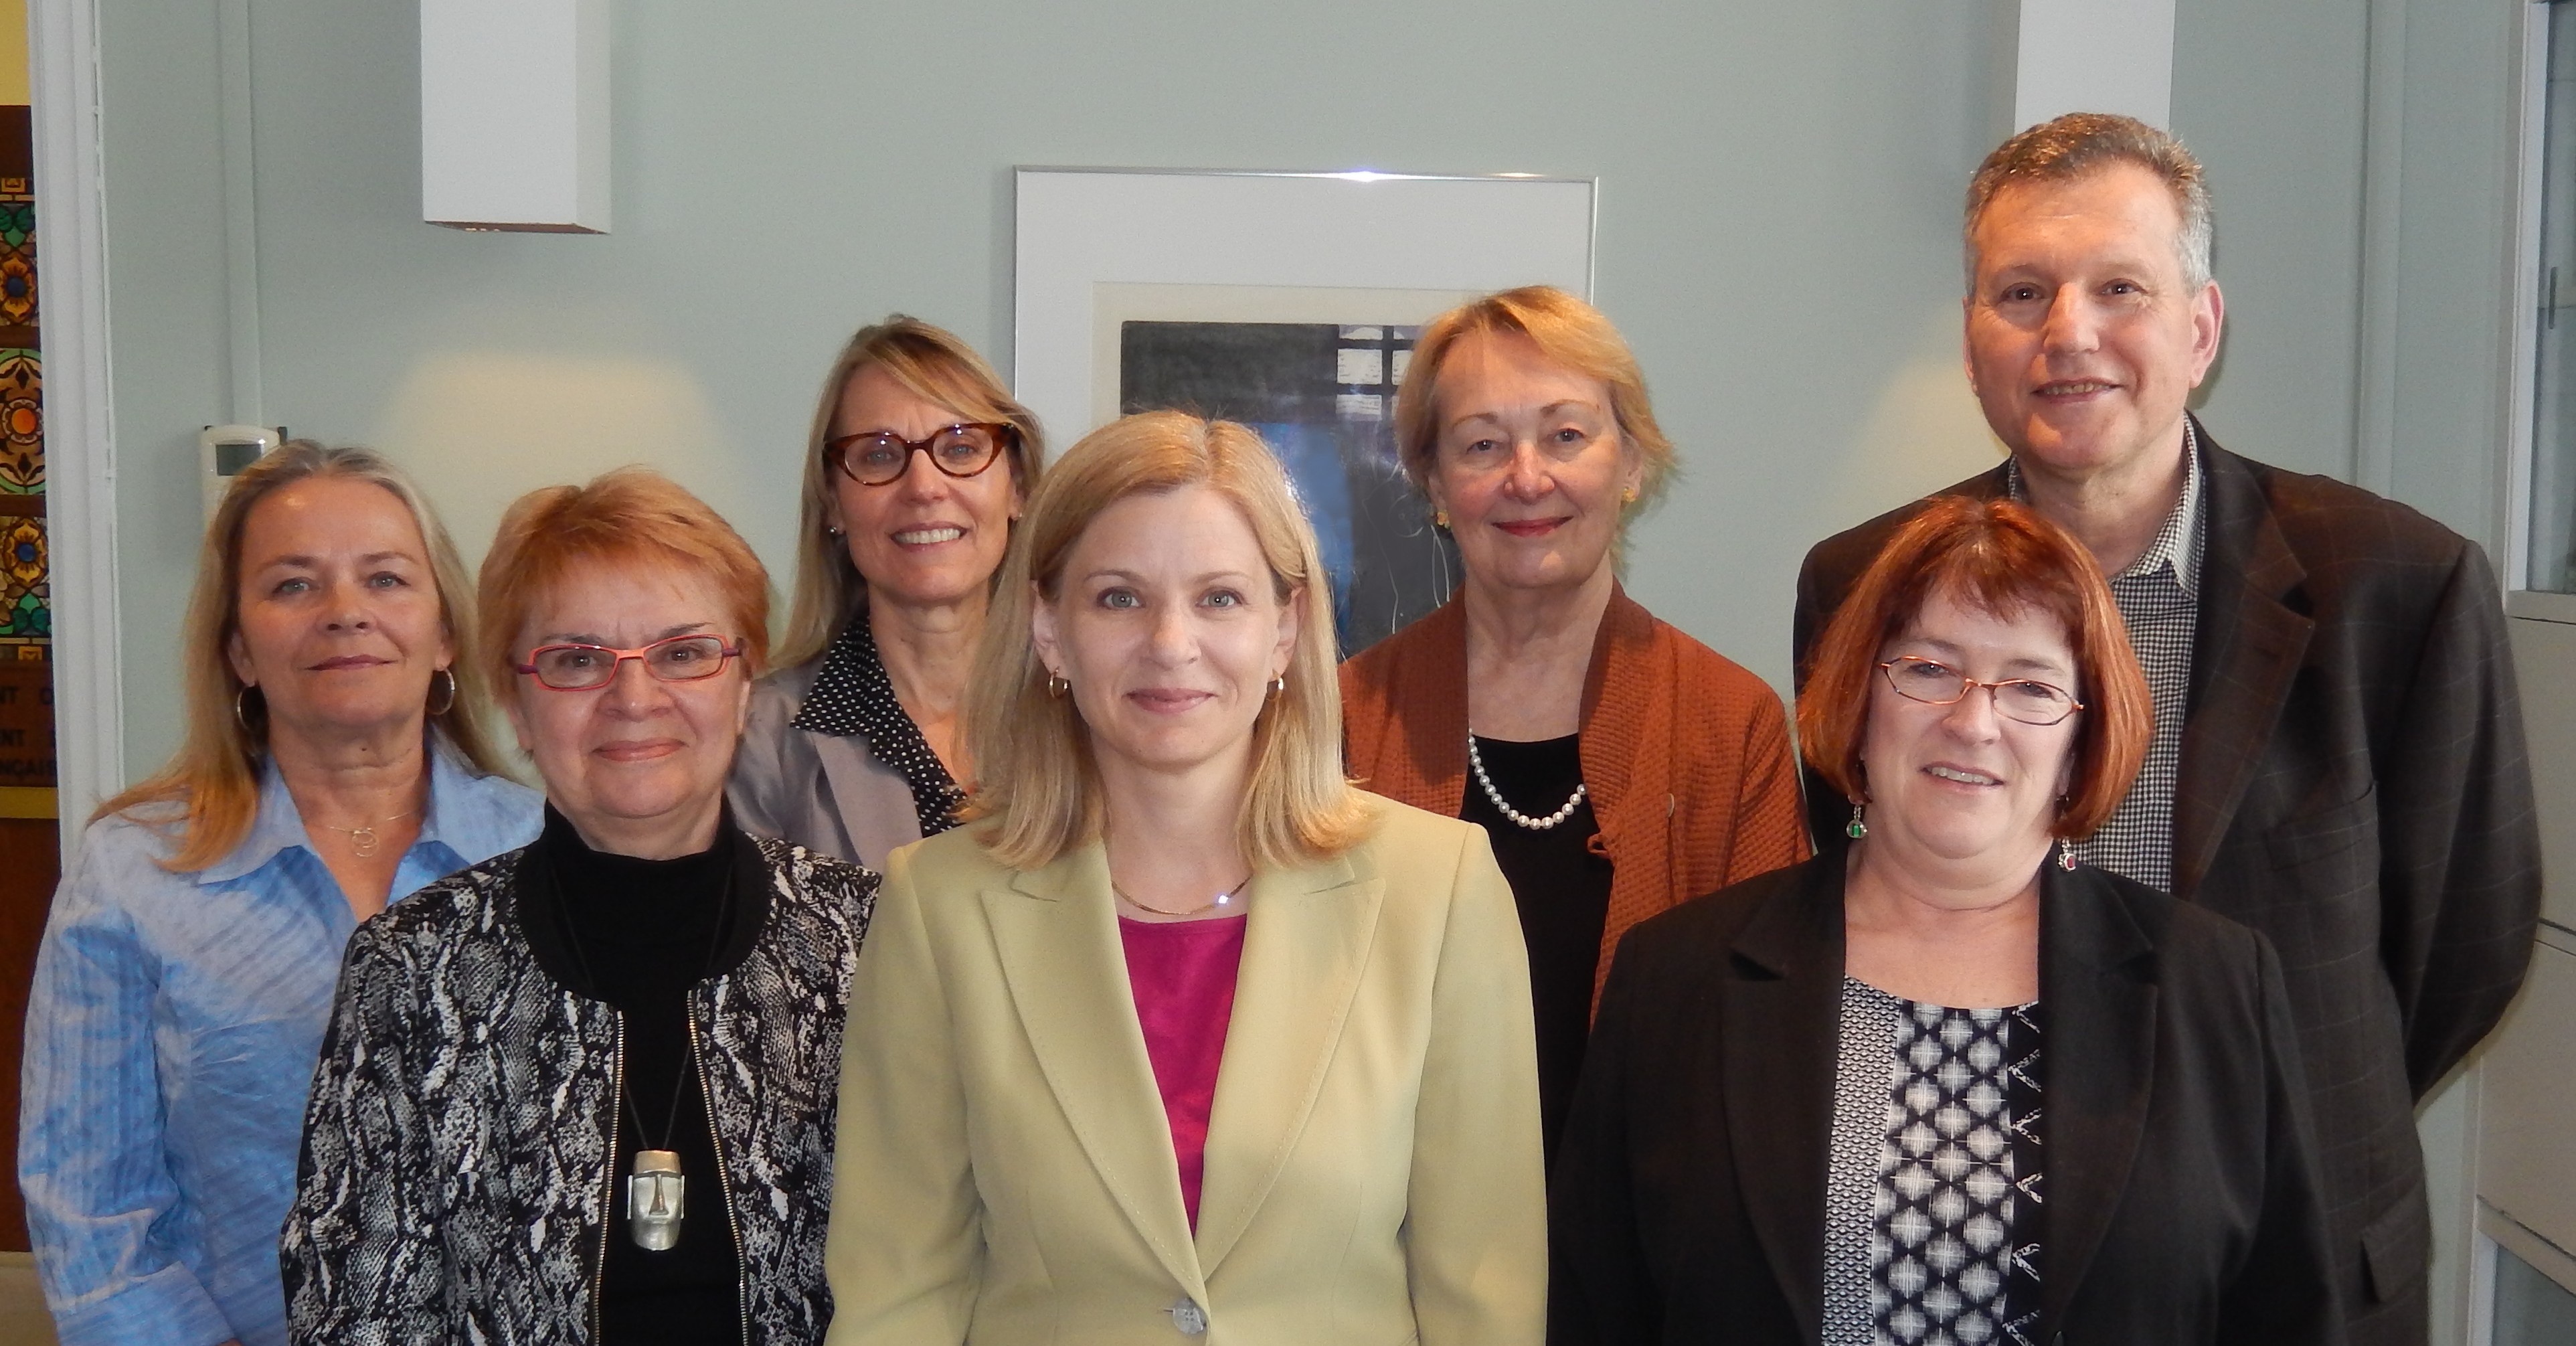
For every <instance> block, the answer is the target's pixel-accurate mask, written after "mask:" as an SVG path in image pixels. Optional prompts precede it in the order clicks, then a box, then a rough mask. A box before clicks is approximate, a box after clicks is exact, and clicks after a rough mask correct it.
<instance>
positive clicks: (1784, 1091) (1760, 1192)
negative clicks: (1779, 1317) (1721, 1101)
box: [1719, 862, 1843, 1342]
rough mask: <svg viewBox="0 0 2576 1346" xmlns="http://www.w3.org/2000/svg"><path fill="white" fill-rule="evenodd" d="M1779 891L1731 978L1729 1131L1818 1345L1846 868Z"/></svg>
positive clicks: (1775, 1263) (1739, 1172) (1765, 1237)
mask: <svg viewBox="0 0 2576 1346" xmlns="http://www.w3.org/2000/svg"><path fill="white" fill-rule="evenodd" d="M1810 868H1811V869H1812V871H1813V875H1814V877H1812V878H1811V879H1810V880H1809V881H1808V882H1806V883H1802V884H1800V885H1798V886H1797V887H1795V888H1788V889H1783V890H1781V891H1780V892H1778V893H1775V894H1774V895H1773V896H1772V897H1771V899H1770V900H1769V901H1767V902H1765V903H1764V904H1763V907H1762V910H1761V911H1759V912H1757V913H1755V915H1754V916H1753V918H1752V920H1751V921H1749V922H1748V923H1747V924H1746V925H1745V927H1744V932H1743V933H1742V934H1741V935H1739V936H1737V937H1736V941H1735V947H1734V948H1733V949H1732V950H1730V951H1729V954H1728V958H1729V962H1730V966H1729V967H1728V968H1727V970H1726V976H1725V978H1724V980H1723V981H1722V983H1721V987H1722V989H1721V992H1720V994H1721V996H1722V997H1723V1000H1724V1009H1725V1025H1726V1026H1725V1030H1724V1039H1723V1042H1722V1044H1721V1046H1720V1048H1719V1050H1720V1051H1721V1053H1722V1054H1723V1057H1724V1060H1723V1068H1724V1070H1725V1080H1726V1131H1727V1140H1728V1143H1729V1144H1730V1145H1731V1146H1732V1147H1733V1149H1734V1152H1735V1181H1736V1187H1737V1189H1738V1190H1739V1191H1741V1192H1742V1193H1743V1194H1744V1207H1745V1213H1746V1214H1747V1215H1748V1216H1749V1217H1750V1218H1751V1221H1752V1224H1753V1227H1754V1229H1755V1230H1757V1231H1758V1232H1759V1234H1760V1237H1761V1239H1762V1249H1763V1252H1764V1253H1765V1254H1767V1255H1768V1257H1769V1259H1770V1262H1771V1274H1772V1276H1773V1277H1774V1278H1775V1279H1776V1280H1777V1281H1778V1282H1779V1284H1780V1289H1781V1293H1782V1294H1783V1295H1785V1296H1786V1297H1787V1298H1788V1301H1789V1307H1790V1310H1791V1312H1792V1313H1793V1315H1794V1316H1795V1318H1796V1320H1797V1322H1798V1324H1799V1326H1800V1329H1801V1330H1802V1331H1803V1332H1804V1333H1805V1334H1806V1337H1807V1339H1808V1340H1809V1341H1810V1342H1812V1341H1814V1340H1816V1338H1817V1336H1818V1334H1819V1333H1821V1332H1822V1331H1823V1325H1824V1320H1825V1309H1824V1297H1825V1232H1824V1231H1825V1179H1826V1166H1827V1155H1826V1151H1827V1148H1828V1146H1829V1145H1830V1144H1831V1134H1832V1131H1833V1092H1834V1063H1835V1060H1836V1047H1835V1044H1836V1042H1837V1041H1838V1040H1839V1036H1840V1034H1841V1031H1842V982H1843V924H1842V916H1843V912H1842V884H1843V868H1842V866H1841V865H1840V864H1838V863H1833V862H1821V863H1817V864H1814V865H1812V866H1811V867H1810Z"/></svg>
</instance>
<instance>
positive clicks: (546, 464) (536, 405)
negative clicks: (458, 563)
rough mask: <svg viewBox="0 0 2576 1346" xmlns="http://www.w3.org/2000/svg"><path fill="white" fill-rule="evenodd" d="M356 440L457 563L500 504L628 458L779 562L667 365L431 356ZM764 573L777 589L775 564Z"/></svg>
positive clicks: (481, 354)
mask: <svg viewBox="0 0 2576 1346" xmlns="http://www.w3.org/2000/svg"><path fill="white" fill-rule="evenodd" d="M366 442H367V443H369V444H371V445H373V446H374V447H376V448H379V449H382V450H383V451H384V452H386V453H388V454H390V455H392V456H393V458H394V460H395V461H396V462H398V463H400V464H401V465H402V466H403V468H404V470H406V471H408V472H411V473H413V474H414V475H415V476H416V477H417V478H418V479H419V481H420V483H421V486H422V487H423V489H425V490H427V491H428V492H429V495H430V497H431V498H432V499H433V500H435V501H436V502H437V505H438V509H439V514H440V516H441V517H442V518H444V519H445V521H446V523H447V527H448V530H449V532H450V533H452V534H453V535H454V536H455V539H456V545H457V548H458V550H460V551H462V552H463V553H464V554H465V560H466V563H467V564H468V565H479V564H480V563H481V560H482V556H483V553H484V551H485V550H486V549H487V548H489V547H490V545H491V542H492V534H493V530H494V529H496V528H497V527H498V526H499V525H500V522H501V514H502V511H504V510H506V509H508V508H509V506H510V502H511V501H513V500H516V499H518V498H519V497H520V496H521V495H524V494H526V493H527V492H529V491H532V490H535V489H536V488H538V487H540V486H553V485H560V484H564V483H579V482H584V481H588V480H589V479H590V478H592V477H594V476H597V475H598V474H600V473H602V472H605V471H608V470H609V469H611V468H615V467H624V466H626V465H628V464H630V463H640V464H642V465H644V466H646V467H650V468H654V469H657V470H659V471H662V472H665V473H667V474H669V475H670V477H671V478H672V479H673V480H675V481H677V482H679V483H680V484H681V485H682V486H685V487H687V488H688V489H689V490H691V491H693V492H695V493H696V494H698V495H699V496H701V497H702V498H704V499H705V500H706V502H707V503H708V504H709V505H710V506H713V507H714V508H715V510H716V512H718V513H720V514H722V515H724V516H725V517H726V518H727V519H728V520H730V521H732V522H733V524H734V526H735V527H736V528H738V529H740V530H742V532H743V535H744V537H745V539H746V540H747V541H749V542H751V544H752V546H753V548H754V549H755V550H756V551H758V552H759V553H760V554H761V557H762V559H763V560H764V561H766V562H768V563H770V564H772V565H773V566H774V565H776V564H777V563H779V562H781V561H784V560H785V559H787V558H786V552H785V550H784V547H783V543H784V541H785V540H784V539H766V538H762V537H760V536H757V535H756V534H755V532H754V530H753V529H752V528H751V527H749V526H748V523H749V520H750V519H751V518H752V517H753V515H752V512H751V511H750V510H749V509H748V508H747V507H746V506H747V503H748V502H747V499H746V497H745V495H744V493H743V491H742V490H741V488H740V486H741V474H742V469H743V466H744V464H743V463H742V461H741V459H742V455H741V452H740V448H739V446H738V445H736V444H735V443H734V442H733V438H732V436H730V435H728V434H726V433H725V432H724V430H722V429H721V428H720V427H719V426H718V425H717V424H716V420H715V416H714V413H713V411H712V409H711V407H710V405H709V403H708V400H707V397H706V393H705V390H704V389H703V388H702V387H700V385H699V381H698V376H697V374H696V373H694V372H693V371H691V370H690V369H689V368H688V366H686V365H684V364H682V363H680V362H679V361H677V360H666V359H657V358H651V357H641V358H626V359H597V358H574V357H567V356H560V355H534V354H521V353H517V352H501V351H476V352H446V353H440V354H433V355H430V356H427V357H425V358H423V359H422V360H421V361H420V362H419V364H418V365H417V366H416V367H415V368H414V369H413V370H412V372H411V374H410V375H409V376H408V377H407V378H405V379H404V380H403V382H402V385H401V387H399V388H398V389H396V390H395V392H394V395H393V397H392V399H391V400H390V401H389V402H388V404H387V406H386V409H385V411H384V413H383V415H382V416H381V417H380V418H379V419H378V421H377V424H376V427H375V432H374V435H373V437H372V438H371V439H369V440H368V441H366ZM790 489H791V491H792V489H793V488H792V487H791V488H790ZM771 542H777V543H779V544H781V545H766V544H769V543H771ZM773 579H774V580H776V581H777V582H779V583H782V584H783V583H784V572H779V573H778V574H775V575H773Z"/></svg>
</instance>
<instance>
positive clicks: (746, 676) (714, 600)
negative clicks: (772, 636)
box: [279, 468, 877, 1346]
mask: <svg viewBox="0 0 2576 1346" xmlns="http://www.w3.org/2000/svg"><path fill="white" fill-rule="evenodd" d="M480 597H481V603H480V606H481V609H482V623H483V640H484V644H483V648H484V650H485V651H486V652H487V657H489V658H490V659H492V661H493V666H492V668H491V669H490V670H489V671H490V672H491V673H492V674H493V676H494V679H495V680H496V681H498V682H499V683H501V685H503V686H505V687H508V688H509V689H510V690H509V693H508V695H506V696H504V697H503V698H502V708H503V709H504V710H506V711H507V712H508V713H509V717H510V727H511V729H512V730H513V731H514V732H515V734H516V736H517V738H518V742H519V746H520V747H521V748H522V749H524V750H525V751H526V752H527V754H528V755H529V757H530V758H532V759H533V760H534V761H535V763H536V768H537V774H538V775H539V776H541V777H543V778H544V781H545V787H546V808H545V825H544V828H543V830H542V831H540V832H539V833H538V836H537V839H536V840H535V841H534V842H533V843H531V844H530V845H527V846H524V847H522V848H520V849H518V850H514V851H510V852H507V853H505V854H503V855H500V856H497V857H495V858H493V859H492V860H490V861H489V862H487V863H484V864H481V865H477V866H475V867H473V868H471V869H467V870H465V871H464V872H462V873H459V874H454V875H451V876H449V877H448V878H446V879H443V880H441V881H439V882H438V883H435V884H432V885H431V886H430V887H429V888H428V889H426V890H425V891H423V892H422V893H421V894H420V895H419V896H417V897H413V898H410V899H408V900H406V901H405V902H404V903H403V904H402V905H401V906H400V907H398V908H396V909H394V910H392V911H388V912H386V913H385V914H384V915H383V916H382V917H380V918H378V919H376V920H372V921H369V922H367V923H366V924H365V925H363V926H361V927H359V928H358V932H357V934H356V936H355V937H354V938H352V939H351V940H350V941H349V950H348V957H347V961H346V963H345V964H344V965H343V967H342V969H341V973H340V991H339V999H338V1003H337V1004H336V1005H335V1006H334V1007H333V1009H332V1014H331V1026H330V1032H329V1034H328V1036H327V1037H325V1038H324V1040H323V1044H322V1060H321V1068H320V1070H319V1071H318V1072H316V1074H315V1076H314V1079H313V1091H312V1098H311V1101H310V1103H309V1104H308V1105H307V1107H306V1112H305V1122H304V1153H303V1158H302V1161H301V1163H300V1165H299V1168H298V1182H297V1186H296V1194H295V1204H294V1206H293V1208H292V1209H291V1210H290V1211H289V1212H288V1215H287V1220H286V1229H285V1235H284V1239H283V1243H282V1246H281V1248H280V1254H279V1255H280V1260H281V1262H282V1263H283V1270H284V1273H285V1282H286V1297H287V1312H288V1329H289V1340H291V1341H292V1342H294V1343H297V1346H322V1344H323V1343H341V1342H406V1343H409V1342H466V1341H476V1342H499V1341H507V1342H530V1343H533V1342H599V1341H606V1342H614V1343H618V1346H649V1344H650V1343H662V1342H668V1343H688V1344H689V1346H702V1344H703V1343H706V1342H724V1341H737V1340H739V1341H745V1342H750V1341H758V1342H761V1343H764V1346H800V1344H803V1343H814V1342H819V1341H821V1340H822V1336H823V1328H824V1324H825V1322H826V1320H828V1319H829V1318H830V1317H831V1312H832V1307H831V1296H830V1293H829V1292H828V1291H827V1290H826V1289H825V1287H824V1284H823V1234H824V1219H825V1215H826V1212H827V1210H828V1209H829V1206H830V1203H831V1199H832V1127H833V1116H834V1107H835V1105H836V1099H837V1095H836V1093H835V1088H836V1085H837V1083H838V1080H839V1078H840V1071H841V1036H842V1028H843V1026H844V1018H845V1015H846V1007H847V1005H848V1003H849V991H850V979H851V977H852V975H853V973H854V972H855V970H856V968H857V963H858V954H859V941H860V939H861V937H863V936H864V935H865V934H866V933H867V926H868V915H869V912H870V911H871V910H872V908H873V906H874V904H875V900H876V888H877V876H876V875H875V874H873V873H870V872H869V871H867V870H864V869H861V868H859V867H858V866H856V865H852V864H848V863H845V862H843V861H840V860H835V859H832V858H830V857H828V856H823V855H817V854H815V853H813V852H811V851H808V850H806V849H804V848H803V847H801V846H796V845H791V844H789V843H787V842H783V841H768V840H760V839H755V838H754V837H752V836H751V835H749V834H747V833H746V832H744V831H743V830H742V828H741V827H740V825H739V824H737V823H736V822H735V820H734V817H733V814H732V812H731V810H730V809H728V808H727V807H726V803H725V778H726V772H727V770H728V769H729V768H730V767H731V766H732V764H733V756H734V749H735V746H736V744H737V743H738V741H739V740H740V738H741V736H742V726H743V720H744V715H745V710H746V707H747V706H748V705H749V702H750V699H751V687H752V681H753V679H754V678H755V677H756V676H757V675H758V674H759V672H760V670H761V667H762V664H763V662H764V660H765V656H766V655H767V654H768V645H769V641H768V633H769V577H768V575H767V573H766V572H765V571H763V570H762V569H761V565H760V561H759V559H758V558H756V557H754V556H753V555H752V552H751V548H750V547H748V546H746V545H744V543H743V540H742V538H741V537H740V536H738V535H737V534H736V533H735V532H734V530H733V529H732V528H730V527H728V526H727V525H726V524H725V521H724V520H723V519H722V518H720V517H718V516H717V514H716V513H715V511H714V510H711V509H709V508H707V507H706V505H705V504H704V503H703V502H701V501H700V500H698V499H697V498H696V497H695V496H692V495H690V494H689V493H688V492H687V491H684V490H682V489H681V488H680V487H679V486H678V485H676V484H674V483H672V482H671V481H670V480H668V479H666V478H663V477H660V476H657V475H655V474H653V473H651V472H647V471H645V470H643V469H641V468H627V469H623V470H620V471H617V472H611V473H609V474H607V475H606V476H603V477H600V478H599V479H597V480H595V481H593V482H591V483H590V484H589V485H587V486H579V487H574V486H555V487H549V488H547V489H545V490H540V491H532V492H530V493H529V494H527V495H525V496H522V497H521V498H520V499H519V501H518V503H516V504H514V505H512V506H511V507H510V511H509V513H508V514H506V515H504V516H502V519H501V528H500V534H499V536H498V537H496V538H495V539H494V540H493V543H492V550H491V552H490V554H489V555H487V556H486V557H485V558H484V561H483V574H482V582H481V595H480Z"/></svg>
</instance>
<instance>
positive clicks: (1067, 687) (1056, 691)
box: [1046, 669, 1073, 701]
mask: <svg viewBox="0 0 2576 1346" xmlns="http://www.w3.org/2000/svg"><path fill="white" fill-rule="evenodd" d="M1046 687H1047V695H1048V696H1051V697H1054V698H1055V699H1056V700H1058V701H1062V700H1063V699H1064V698H1065V695H1066V694H1067V693H1069V692H1071V691H1072V690H1073V684H1072V683H1070V682H1067V681H1065V679H1064V675H1063V674H1061V673H1058V672H1056V671H1055V670H1053V669H1049V670H1047V684H1046Z"/></svg>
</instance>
